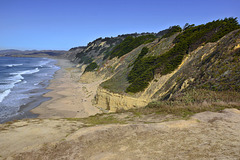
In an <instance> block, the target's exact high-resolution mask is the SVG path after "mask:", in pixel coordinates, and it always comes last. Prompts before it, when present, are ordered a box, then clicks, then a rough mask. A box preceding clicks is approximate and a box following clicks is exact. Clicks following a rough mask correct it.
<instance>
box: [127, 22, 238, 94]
mask: <svg viewBox="0 0 240 160" xmlns="http://www.w3.org/2000/svg"><path fill="white" fill-rule="evenodd" d="M238 28H239V24H238V23H237V21H236V19H233V18H229V19H224V20H218V21H213V22H210V23H207V24H206V25H200V26H196V27H191V28H188V29H186V30H185V31H184V32H183V33H182V34H180V35H178V36H177V37H176V39H175V40H174V42H173V43H174V44H175V46H174V47H173V48H172V49H171V50H169V51H168V52H166V53H164V54H162V55H160V56H148V57H144V58H142V59H141V60H139V61H138V62H137V63H135V64H134V67H133V69H132V70H131V72H130V73H129V75H128V80H129V82H130V83H131V85H130V86H129V87H128V88H127V90H126V91H127V92H134V93H136V92H139V91H143V90H145V89H146V87H147V86H148V85H149V82H150V81H152V80H153V78H154V75H155V74H161V75H166V74H169V73H171V72H172V71H174V70H175V69H177V67H178V66H179V65H180V64H181V63H182V61H183V59H184V56H186V55H187V54H188V53H189V52H191V51H194V50H195V49H197V48H198V47H199V46H201V45H204V44H205V43H208V42H216V41H218V40H219V39H220V38H222V37H223V36H224V35H226V34H227V33H229V32H231V31H233V30H235V29H238Z"/></svg>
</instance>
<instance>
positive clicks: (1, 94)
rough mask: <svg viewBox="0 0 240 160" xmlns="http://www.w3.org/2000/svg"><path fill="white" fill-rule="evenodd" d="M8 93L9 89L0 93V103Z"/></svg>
mask: <svg viewBox="0 0 240 160" xmlns="http://www.w3.org/2000/svg"><path fill="white" fill-rule="evenodd" d="M10 92H11V89H8V90H6V91H4V92H3V93H0V103H1V102H2V101H3V100H4V98H5V97H7V96H8V95H9V93H10Z"/></svg>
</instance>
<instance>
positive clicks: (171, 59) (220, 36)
mask: <svg viewBox="0 0 240 160" xmlns="http://www.w3.org/2000/svg"><path fill="white" fill-rule="evenodd" d="M239 28H240V26H239V24H238V22H237V20H236V18H225V19H223V20H217V21H213V22H209V23H207V24H202V25H199V26H195V25H186V26H185V27H184V28H183V29H182V28H180V27H179V26H172V27H170V28H169V29H167V30H164V31H161V32H159V33H147V34H135V35H131V34H130V35H124V36H118V37H112V38H105V39H102V38H99V39H97V40H95V41H93V42H90V43H89V44H88V46H87V47H76V48H73V49H71V50H70V51H69V52H68V53H67V55H66V57H69V58H70V59H71V60H72V61H74V62H76V63H78V64H79V65H78V67H82V69H83V70H84V69H85V68H86V70H85V72H84V73H83V75H82V76H81V81H82V82H84V83H91V82H93V81H102V83H101V84H100V85H99V87H98V90H97V93H96V96H95V104H96V106H97V107H100V108H102V109H106V110H111V111H117V110H122V109H130V108H138V107H144V106H146V105H147V104H149V103H150V102H155V101H159V100H161V101H162V100H175V99H178V98H179V96H180V97H181V96H184V95H185V94H186V93H189V92H192V91H193V90H194V91H196V92H198V91H199V90H209V91H215V92H219V93H220V92H225V91H231V92H237V93H239V91H240V88H239V86H240V81H239V80H240V77H239V76H240V74H239V70H240V65H239V55H240V54H239V53H240V47H239V46H240V30H239ZM193 103H194V101H193Z"/></svg>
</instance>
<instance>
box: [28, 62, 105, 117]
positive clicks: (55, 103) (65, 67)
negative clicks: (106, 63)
mask: <svg viewBox="0 0 240 160" xmlns="http://www.w3.org/2000/svg"><path fill="white" fill-rule="evenodd" d="M57 65H58V66H60V67H61V69H60V70H59V71H57V72H56V74H55V76H54V79H53V80H51V82H50V85H49V87H48V88H47V89H51V90H52V91H50V92H48V93H47V94H45V95H44V96H45V97H52V99H51V100H49V101H46V102H44V103H42V104H41V105H40V106H38V107H36V108H35V109H33V110H32V111H31V112H32V113H34V114H39V118H66V117H68V118H69V117H71V118H76V117H77V118H83V117H88V116H90V115H95V114H96V113H99V112H100V111H99V109H98V108H96V107H94V106H93V105H92V100H93V99H94V96H95V93H96V89H97V86H98V84H99V83H100V82H94V83H90V84H83V83H80V82H79V79H80V76H81V70H80V69H79V68H76V67H75V66H74V64H73V63H71V62H70V61H69V60H64V59H59V60H58V64H57Z"/></svg>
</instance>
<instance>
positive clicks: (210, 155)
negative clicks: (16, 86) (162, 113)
mask: <svg viewBox="0 0 240 160" xmlns="http://www.w3.org/2000/svg"><path fill="white" fill-rule="evenodd" d="M109 116H112V115H111V114H110V115H109ZM128 116H129V115H128ZM126 117H127V116H124V115H122V116H118V118H119V120H124V119H126ZM155 119H157V117H155ZM155 121H156V120H155ZM239 135H240V111H239V110H237V109H225V110H223V111H222V112H202V113H198V114H196V115H194V116H192V117H191V118H190V119H188V120H170V121H166V122H152V123H150V122H148V121H146V122H145V123H144V122H143V121H141V123H140V122H139V123H136V122H134V123H129V122H128V123H125V124H107V125H87V124H86V123H83V122H82V121H79V120H77V119H76V120H74V119H71V120H69V119H52V120H51V119H32V120H21V121H17V122H14V123H6V124H1V125H0V159H23V160H32V159H34V160H36V159H39V160H40V159H47V160H48V159H49V160H50V159H51V160H52V159H80V160H85V159H87V160H89V159H90V160H101V159H104V160H108V159H109V160H110V159H111V160H112V159H114V160H115V159H116V160H126V159H133V160H134V159H136V160H139V159H140V160H142V159H156V160H157V159H184V160H186V159H191V160H192V159H201V160H202V159H208V160H209V159H231V160H232V159H236V160H238V159H239V157H240V136H239Z"/></svg>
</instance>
